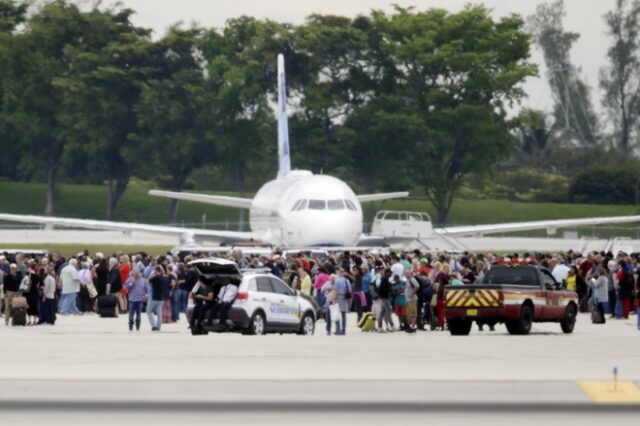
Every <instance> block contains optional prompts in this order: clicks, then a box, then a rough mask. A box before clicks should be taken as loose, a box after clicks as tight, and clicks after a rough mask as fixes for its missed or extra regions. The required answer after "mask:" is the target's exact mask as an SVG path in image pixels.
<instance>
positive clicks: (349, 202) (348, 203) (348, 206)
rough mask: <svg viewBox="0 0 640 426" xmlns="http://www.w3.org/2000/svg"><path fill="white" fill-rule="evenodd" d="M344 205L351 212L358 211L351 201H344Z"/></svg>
mask: <svg viewBox="0 0 640 426" xmlns="http://www.w3.org/2000/svg"><path fill="white" fill-rule="evenodd" d="M344 203H345V204H346V205H347V208H348V209H349V210H353V211H354V212H355V211H357V210H358V209H356V206H355V204H353V202H352V201H351V200H344Z"/></svg>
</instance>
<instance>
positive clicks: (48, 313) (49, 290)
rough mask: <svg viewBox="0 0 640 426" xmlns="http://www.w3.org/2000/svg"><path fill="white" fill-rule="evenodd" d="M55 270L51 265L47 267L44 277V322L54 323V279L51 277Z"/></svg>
mask: <svg viewBox="0 0 640 426" xmlns="http://www.w3.org/2000/svg"><path fill="white" fill-rule="evenodd" d="M54 274H55V270H54V268H52V267H49V268H48V269H47V276H46V277H45V279H44V288H43V289H42V290H43V291H42V292H43V293H44V294H43V295H44V322H46V323H47V324H51V325H53V324H55V322H56V304H55V299H56V279H55V278H54V277H53V275H54Z"/></svg>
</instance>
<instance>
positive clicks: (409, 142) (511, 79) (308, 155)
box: [0, 0, 536, 222]
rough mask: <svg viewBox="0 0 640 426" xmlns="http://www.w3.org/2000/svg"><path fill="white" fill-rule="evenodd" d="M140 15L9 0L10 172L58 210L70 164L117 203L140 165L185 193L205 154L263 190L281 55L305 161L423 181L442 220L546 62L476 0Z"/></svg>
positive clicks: (2, 143) (486, 164) (270, 167)
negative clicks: (151, 21) (157, 19)
mask: <svg viewBox="0 0 640 426" xmlns="http://www.w3.org/2000/svg"><path fill="white" fill-rule="evenodd" d="M133 13H134V12H133V11H132V10H130V9H123V8H121V7H117V6H116V7H113V8H103V7H99V6H96V7H94V8H92V9H89V10H83V9H82V8H80V7H78V6H77V5H75V4H73V3H72V2H70V1H66V0H57V1H51V2H46V3H44V4H43V5H41V6H40V7H39V8H37V9H33V10H30V9H29V8H28V7H27V6H26V3H24V2H22V1H13V0H0V66H1V70H2V72H0V99H1V100H2V103H1V109H0V153H1V155H0V176H4V177H6V178H9V179H15V180H44V181H46V182H47V186H48V191H47V203H46V212H45V213H46V214H49V215H51V214H54V211H55V185H56V182H58V180H59V179H61V178H62V179H69V180H73V181H75V182H92V183H101V182H106V183H107V184H108V187H109V200H108V202H107V207H106V217H107V218H108V219H111V218H112V216H113V212H114V209H115V207H116V206H117V204H118V202H119V200H120V197H121V196H122V194H123V192H124V191H125V189H126V187H127V184H128V183H129V181H130V179H131V178H132V177H140V178H144V179H149V178H155V177H158V176H160V177H163V178H164V181H165V182H167V183H168V185H167V186H168V187H170V189H172V190H176V191H180V190H182V189H183V188H184V187H185V184H186V182H187V179H188V178H189V176H190V175H191V174H192V173H193V172H194V170H197V169H199V168H201V167H203V166H207V165H209V166H215V167H217V168H219V169H220V170H223V171H224V173H225V174H226V175H228V176H231V177H232V182H233V188H226V189H234V190H237V191H239V192H240V193H242V192H244V191H247V190H254V189H256V188H255V187H253V185H254V182H255V179H252V177H255V176H257V177H259V178H260V180H261V181H264V180H266V179H268V178H271V176H272V174H275V170H276V166H275V164H276V154H275V153H276V142H275V139H276V138H275V135H276V130H275V122H274V121H275V117H274V113H273V101H274V99H275V89H276V88H275V84H276V75H275V74H276V55H277V54H278V53H283V54H284V55H285V57H286V68H287V79H288V91H289V103H290V108H289V110H290V115H291V117H290V129H291V141H292V153H293V162H294V165H295V166H296V167H299V168H308V169H310V170H313V171H314V172H321V171H323V172H325V173H331V174H335V175H338V176H340V177H342V178H344V179H346V180H348V181H349V182H350V183H351V184H353V185H354V186H355V187H356V188H358V189H361V190H367V191H373V190H394V189H399V188H407V187H411V188H413V187H416V186H419V187H422V188H424V191H425V193H426V194H427V196H428V198H429V199H430V200H431V201H432V202H433V204H434V205H435V207H436V208H437V209H438V212H439V220H440V222H445V221H446V217H447V214H448V211H449V208H450V206H451V203H452V200H453V196H454V194H455V192H456V190H457V189H458V188H459V187H460V185H461V184H462V181H463V178H465V177H466V176H470V175H471V176H475V177H483V176H486V175H487V174H489V173H490V172H491V170H492V167H493V166H494V165H495V163H496V161H498V160H504V159H506V158H508V157H509V155H510V154H511V152H512V150H513V149H514V147H515V145H516V144H515V139H514V137H513V129H514V127H515V126H516V125H517V124H518V120H514V119H512V118H509V117H508V114H507V112H508V109H509V108H511V107H513V106H514V105H516V104H517V103H518V102H519V101H520V100H521V99H522V98H523V96H524V95H525V94H524V92H523V91H522V88H521V83H522V82H523V80H524V79H525V78H526V77H528V76H531V75H534V74H535V73H536V67H535V66H534V65H532V64H531V63H529V62H528V57H529V48H530V36H529V35H528V33H526V32H525V31H524V29H523V28H524V25H525V23H524V21H523V20H522V19H521V18H520V17H518V16H509V17H505V18H502V19H500V20H495V19H493V18H492V17H491V15H490V12H489V11H488V10H487V9H485V8H483V7H480V6H468V7H467V8H465V9H464V10H463V11H461V12H459V13H449V12H447V11H444V10H439V9H432V10H428V11H424V12H416V11H413V10H411V9H400V8H398V9H397V10H396V11H395V12H394V13H392V14H385V13H383V12H378V11H374V12H372V13H370V14H369V15H367V16H359V17H357V18H354V19H350V18H344V17H338V16H326V15H313V16H310V17H309V18H308V19H307V21H306V22H305V23H304V24H302V25H289V24H284V23H278V22H273V21H269V20H257V19H253V18H249V17H240V18H237V19H232V20H230V21H228V22H227V24H226V25H225V27H224V28H222V29H208V28H198V27H192V28H188V29H184V28H182V27H179V26H176V27H172V28H170V29H169V30H168V31H167V33H166V35H165V36H164V37H162V38H161V39H159V40H153V39H152V38H151V34H150V31H149V30H148V29H145V28H140V27H137V26H136V25H134V24H133V23H132V21H131V17H132V14H133ZM176 208H177V205H174V207H173V209H172V218H175V212H176Z"/></svg>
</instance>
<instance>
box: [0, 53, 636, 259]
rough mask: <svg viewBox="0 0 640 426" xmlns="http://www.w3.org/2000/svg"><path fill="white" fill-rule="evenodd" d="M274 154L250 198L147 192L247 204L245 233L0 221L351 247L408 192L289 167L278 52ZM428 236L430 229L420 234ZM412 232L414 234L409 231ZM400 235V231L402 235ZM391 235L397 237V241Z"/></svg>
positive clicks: (364, 241)
mask: <svg viewBox="0 0 640 426" xmlns="http://www.w3.org/2000/svg"><path fill="white" fill-rule="evenodd" d="M277 115H278V157H279V161H278V163H279V169H278V175H277V177H276V179H274V180H272V181H269V182H267V183H266V184H264V185H263V186H262V187H261V188H260V190H259V191H258V192H257V193H256V195H255V197H254V198H253V199H249V198H239V197H229V196H221V195H208V194H196V193H185V192H169V191H160V190H152V191H149V194H150V195H153V196H157V197H165V198H171V199H177V200H185V201H193V202H199V203H206V204H215V205H219V206H226V207H236V208H240V209H247V210H249V217H250V226H251V231H250V232H234V231H222V230H207V229H195V228H183V227H178V226H162V225H150V224H140V223H125V222H111V221H101V220H91V219H72V218H59V217H48V216H32V215H15V214H0V220H5V221H11V222H27V223H37V224H44V225H47V226H60V227H73V228H87V229H96V230H115V231H123V232H132V231H137V232H147V233H154V234H164V235H175V236H176V237H178V238H180V240H181V244H194V243H210V242H214V243H218V244H224V245H234V244H256V245H257V244H266V245H270V246H273V247H280V248H301V247H353V246H358V245H371V242H372V241H376V242H377V243H380V242H381V241H382V242H384V240H385V238H381V237H380V236H376V235H370V236H365V235H364V234H363V228H362V226H363V215H362V203H366V202H371V201H380V200H388V199H394V198H403V197H407V196H408V195H409V193H408V192H393V193H380V194H366V195H356V194H355V193H354V192H353V190H352V189H351V188H350V187H349V185H347V184H346V183H345V182H343V181H342V180H340V179H338V178H335V177H332V176H328V175H315V174H313V173H312V172H310V171H306V170H292V169H291V157H290V151H289V131H288V120H287V105H286V85H285V69H284V57H283V56H282V55H278V113H277ZM638 221H640V216H616V217H598V218H584V219H563V220H543V221H534V222H516V223H502V224H493V225H475V226H473V225H472V226H459V227H448V228H432V227H431V226H430V224H429V227H428V229H429V232H432V233H434V234H436V235H438V234H439V235H443V236H444V235H446V236H448V237H464V236H481V235H485V234H495V233H504V232H516V231H528V230H535V229H547V230H548V231H552V230H555V229H557V228H563V227H575V226H586V225H599V224H612V223H627V222H638ZM422 237H424V238H427V237H429V235H422ZM407 238H409V239H414V238H415V236H412V237H407ZM400 239H402V238H400ZM395 242H397V240H396V241H395Z"/></svg>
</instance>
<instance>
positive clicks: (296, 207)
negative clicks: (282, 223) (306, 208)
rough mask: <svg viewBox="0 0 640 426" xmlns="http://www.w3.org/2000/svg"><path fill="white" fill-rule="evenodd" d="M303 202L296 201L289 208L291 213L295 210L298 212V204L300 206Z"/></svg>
mask: <svg viewBox="0 0 640 426" xmlns="http://www.w3.org/2000/svg"><path fill="white" fill-rule="evenodd" d="M303 201H304V200H298V201H296V203H295V204H294V205H293V207H291V211H292V212H295V211H296V210H298V208H299V207H300V204H302V202H303Z"/></svg>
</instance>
